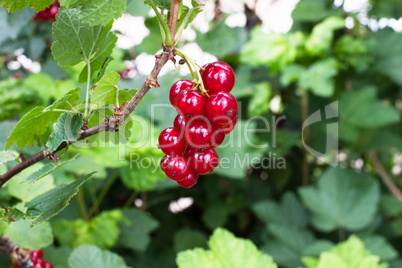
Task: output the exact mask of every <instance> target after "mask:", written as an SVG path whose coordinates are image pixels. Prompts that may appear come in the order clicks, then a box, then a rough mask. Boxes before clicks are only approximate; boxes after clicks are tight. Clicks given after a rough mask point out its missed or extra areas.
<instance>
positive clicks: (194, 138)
mask: <svg viewBox="0 0 402 268" xmlns="http://www.w3.org/2000/svg"><path fill="white" fill-rule="evenodd" d="M213 130H214V128H213V126H212V124H211V122H209V120H208V119H207V118H206V117H198V118H193V119H190V120H189V121H188V123H187V126H186V130H185V138H186V141H187V143H188V144H189V145H190V146H191V147H193V148H207V147H209V146H210V143H211V137H212V133H213Z"/></svg>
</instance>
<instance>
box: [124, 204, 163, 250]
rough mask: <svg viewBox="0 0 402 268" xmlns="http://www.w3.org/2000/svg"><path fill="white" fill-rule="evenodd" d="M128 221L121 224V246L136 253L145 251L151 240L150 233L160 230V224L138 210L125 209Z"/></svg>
mask: <svg viewBox="0 0 402 268" xmlns="http://www.w3.org/2000/svg"><path fill="white" fill-rule="evenodd" d="M123 215H124V217H125V219H126V220H124V221H122V222H121V223H120V230H121V234H120V238H119V244H120V245H122V246H124V247H127V248H130V249H132V250H136V251H145V250H146V248H147V247H148V245H149V243H150V241H151V239H150V233H151V232H152V231H154V230H155V229H156V228H158V226H159V223H158V222H157V221H156V220H155V219H154V218H152V217H151V216H149V215H147V214H145V213H144V212H142V211H140V210H138V209H125V210H123Z"/></svg>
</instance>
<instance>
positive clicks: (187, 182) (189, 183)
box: [177, 172, 198, 188]
mask: <svg viewBox="0 0 402 268" xmlns="http://www.w3.org/2000/svg"><path fill="white" fill-rule="evenodd" d="M197 180H198V174H196V173H194V172H191V173H190V174H189V175H188V176H187V177H186V178H185V179H184V180H181V181H177V183H178V184H179V185H180V186H181V187H183V188H191V187H193V186H194V185H195V184H196V183H197Z"/></svg>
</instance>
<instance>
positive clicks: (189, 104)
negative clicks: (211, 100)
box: [176, 90, 206, 118]
mask: <svg viewBox="0 0 402 268" xmlns="http://www.w3.org/2000/svg"><path fill="white" fill-rule="evenodd" d="M205 104H206V99H205V97H204V96H202V94H201V93H200V92H198V91H195V90H186V91H182V92H180V93H179V95H177V98H176V109H177V112H178V113H179V114H180V115H183V116H185V117H187V118H191V117H196V116H202V115H204V113H205Z"/></svg>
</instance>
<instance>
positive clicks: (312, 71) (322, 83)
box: [298, 58, 338, 97]
mask: <svg viewBox="0 0 402 268" xmlns="http://www.w3.org/2000/svg"><path fill="white" fill-rule="evenodd" d="M337 73H338V62H337V61H336V60H335V59H333V58H326V59H324V60H320V61H317V62H315V63H314V64H313V65H311V66H309V68H308V69H307V70H306V71H305V72H303V73H302V74H301V76H300V77H299V81H298V85H299V87H300V88H301V89H310V90H311V92H312V93H313V94H315V95H317V96H320V97H331V96H332V95H333V94H334V91H335V81H334V79H333V78H334V76H335V75H336V74H337Z"/></svg>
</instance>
